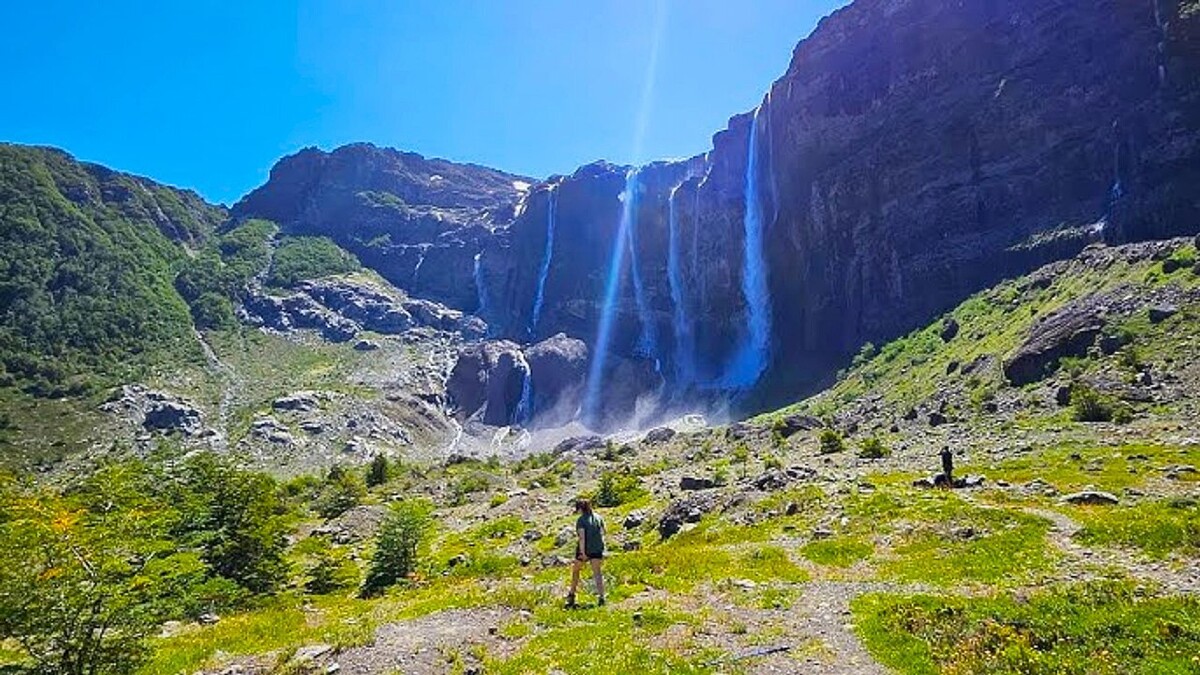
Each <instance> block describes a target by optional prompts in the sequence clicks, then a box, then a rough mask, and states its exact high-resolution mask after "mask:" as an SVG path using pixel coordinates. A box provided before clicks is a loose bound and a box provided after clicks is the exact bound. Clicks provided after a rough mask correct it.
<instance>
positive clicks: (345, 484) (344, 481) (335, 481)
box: [316, 466, 367, 518]
mask: <svg viewBox="0 0 1200 675" xmlns="http://www.w3.org/2000/svg"><path fill="white" fill-rule="evenodd" d="M366 496H367V485H366V483H364V482H363V479H362V478H361V477H359V475H358V474H357V473H355V472H353V471H347V470H345V469H343V468H342V467H340V466H334V467H333V468H332V469H330V470H329V477H328V478H326V480H325V486H324V487H323V488H321V494H320V495H319V496H318V497H317V503H316V508H317V513H319V514H321V517H322V518H336V517H338V516H340V515H342V514H343V513H345V512H346V511H348V510H350V509H352V508H354V507H355V506H358V505H359V504H361V503H362V500H363V498H365V497H366Z"/></svg>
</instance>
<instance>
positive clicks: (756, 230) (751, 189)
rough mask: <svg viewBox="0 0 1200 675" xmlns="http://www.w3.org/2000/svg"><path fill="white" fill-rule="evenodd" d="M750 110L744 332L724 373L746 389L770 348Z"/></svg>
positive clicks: (730, 381) (755, 134) (763, 367)
mask: <svg viewBox="0 0 1200 675" xmlns="http://www.w3.org/2000/svg"><path fill="white" fill-rule="evenodd" d="M762 109H763V106H761V105H760V106H759V107H758V108H756V109H755V110H754V119H753V120H752V121H751V122H750V134H749V136H750V139H749V142H748V144H747V149H746V196H745V200H746V210H745V216H744V218H743V225H744V227H745V251H744V260H743V264H742V294H743V296H744V297H745V300H746V313H747V317H746V319H747V321H746V323H747V333H746V337H745V340H744V341H743V344H742V346H741V347H740V348H739V349H738V352H737V353H736V354H735V356H734V358H733V360H732V361H731V362H730V364H729V367H728V369H727V370H726V373H725V385H726V386H727V387H728V388H730V389H748V388H750V387H752V386H753V385H754V384H755V383H756V382H758V379H759V378H760V377H762V374H763V371H764V370H766V368H767V363H768V360H769V357H770V349H771V298H770V290H769V289H768V287H767V264H766V257H765V254H764V251H763V209H762V201H761V199H760V198H759V190H758V159H759V158H758V154H759V153H758V116H759V114H760V113H761V112H762Z"/></svg>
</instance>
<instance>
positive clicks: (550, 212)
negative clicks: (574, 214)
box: [529, 185, 558, 339]
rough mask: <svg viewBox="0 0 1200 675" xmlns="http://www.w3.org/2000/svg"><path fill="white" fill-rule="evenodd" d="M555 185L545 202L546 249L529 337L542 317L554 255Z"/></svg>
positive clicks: (539, 274)
mask: <svg viewBox="0 0 1200 675" xmlns="http://www.w3.org/2000/svg"><path fill="white" fill-rule="evenodd" d="M557 187H558V186H557V185H551V186H550V194H549V195H548V196H547V198H546V199H547V203H546V214H547V215H546V249H545V252H544V253H543V254H542V265H541V267H540V268H539V269H538V280H537V292H536V293H535V294H534V296H533V312H532V313H531V314H530V319H529V337H530V338H531V339H532V338H533V337H534V336H535V335H537V326H538V321H539V320H540V319H541V318H542V305H543V303H545V301H546V277H547V276H549V275H550V261H551V259H552V258H553V257H554V220H555V215H556V212H557V211H558V191H557V189H556V188H557Z"/></svg>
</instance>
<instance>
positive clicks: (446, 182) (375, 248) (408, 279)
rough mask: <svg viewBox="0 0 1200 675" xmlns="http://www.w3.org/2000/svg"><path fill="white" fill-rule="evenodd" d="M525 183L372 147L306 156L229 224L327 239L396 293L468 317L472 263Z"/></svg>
mask: <svg viewBox="0 0 1200 675" xmlns="http://www.w3.org/2000/svg"><path fill="white" fill-rule="evenodd" d="M530 183H531V180H530V179H527V178H523V177H521V176H515V175H512V174H507V173H504V172H501V171H495V170H493V169H487V168H484V167H480V166H475V165H471V164H456V163H454V162H448V161H445V160H441V159H427V158H425V157H422V156H421V155H418V154H416V153H412V152H400V151H397V150H392V149H389V148H379V147H376V146H374V145H371V144H369V143H355V144H352V145H347V146H343V147H341V148H338V149H336V150H334V151H332V152H324V151H322V150H318V149H316V148H305V149H304V150H301V151H300V152H298V153H296V154H294V155H291V156H288V157H284V158H283V159H281V160H280V161H279V162H278V163H277V164H276V165H275V167H274V168H272V169H271V175H270V179H269V180H268V181H267V183H266V184H264V185H263V186H261V187H259V188H258V189H257V190H254V191H253V192H251V193H250V194H248V195H246V196H245V197H244V198H242V200H241V201H239V202H238V203H237V204H236V205H234V207H233V216H234V217H235V218H239V219H241V218H247V217H260V218H266V219H269V220H273V221H275V222H276V223H279V225H280V226H281V227H282V228H283V229H284V232H285V233H287V234H299V235H312V234H319V235H325V236H329V237H331V238H332V239H333V240H334V241H335V242H337V243H338V244H339V245H341V246H342V247H343V248H345V249H347V250H349V251H351V252H352V253H354V254H356V255H357V256H358V257H359V258H360V259H361V260H362V261H363V263H365V264H367V265H369V266H371V267H373V268H375V270H376V271H378V272H379V273H380V274H382V275H383V276H384V277H385V278H387V279H388V281H391V282H392V283H393V284H395V285H397V286H399V287H401V288H404V289H406V290H408V291H410V292H412V293H414V294H418V295H421V296H424V297H427V298H430V299H433V300H437V301H439V302H444V303H447V304H450V305H453V306H456V307H459V308H463V309H474V308H475V307H474V305H475V303H476V302H477V298H478V295H477V294H476V293H475V290H474V282H473V277H472V271H473V261H474V258H475V255H476V254H477V253H479V251H480V249H481V247H482V245H483V241H484V240H485V239H487V238H489V237H490V236H491V231H492V230H493V229H494V228H495V227H497V226H498V225H503V224H506V223H508V222H510V221H511V220H512V217H513V213H514V209H515V208H516V206H517V203H518V201H519V199H520V198H521V196H522V195H523V194H524V192H525V191H526V190H527V189H528V187H529V184H530Z"/></svg>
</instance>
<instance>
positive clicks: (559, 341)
mask: <svg viewBox="0 0 1200 675" xmlns="http://www.w3.org/2000/svg"><path fill="white" fill-rule="evenodd" d="M525 360H526V361H527V362H528V363H529V369H530V371H532V373H533V409H534V411H535V414H536V422H537V424H538V425H539V426H544V427H556V426H561V425H563V424H566V423H567V422H570V421H571V420H573V419H574V418H575V413H576V411H578V410H579V406H580V404H581V403H582V397H583V385H584V378H585V377H586V376H587V364H588V348H587V345H586V344H585V343H584V342H583V341H582V340H577V339H575V338H571V337H567V335H566V334H565V333H559V334H557V335H554V336H553V337H550V338H547V339H545V340H542V341H541V342H539V343H537V344H535V345H533V346H531V347H528V348H526V350H525Z"/></svg>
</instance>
